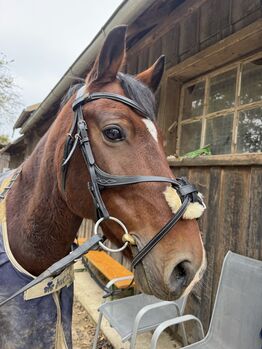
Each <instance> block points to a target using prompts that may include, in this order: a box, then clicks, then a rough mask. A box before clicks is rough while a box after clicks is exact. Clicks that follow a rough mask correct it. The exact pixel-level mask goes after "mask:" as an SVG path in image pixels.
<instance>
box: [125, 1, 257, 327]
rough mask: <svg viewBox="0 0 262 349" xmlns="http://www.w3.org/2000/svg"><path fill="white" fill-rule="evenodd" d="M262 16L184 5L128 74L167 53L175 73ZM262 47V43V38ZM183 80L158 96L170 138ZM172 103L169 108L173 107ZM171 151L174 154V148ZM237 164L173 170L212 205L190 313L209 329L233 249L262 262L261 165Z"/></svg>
mask: <svg viewBox="0 0 262 349" xmlns="http://www.w3.org/2000/svg"><path fill="white" fill-rule="evenodd" d="M171 2H172V0H170V3H171ZM173 2H175V1H173ZM162 3H164V2H162ZM159 6H161V5H160V2H159ZM159 13H160V12H159ZM261 14H262V5H261V3H260V1H259V0H204V1H201V0H198V1H196V0H192V1H191V0H187V1H184V2H183V3H181V5H179V6H178V7H177V8H176V9H175V10H174V11H173V12H171V13H169V14H168V15H167V16H166V18H165V19H164V20H163V19H162V20H161V23H160V24H159V25H158V26H157V27H155V29H154V30H153V31H152V32H150V33H149V34H147V35H146V36H145V37H143V39H142V40H140V41H138V42H137V43H136V44H135V45H134V46H133V47H131V48H130V49H129V51H128V54H127V65H126V69H125V70H126V71H127V72H128V73H130V74H136V73H138V72H140V71H142V70H143V69H146V68H147V67H148V66H150V65H151V64H152V63H154V61H155V60H156V59H157V58H158V57H159V56H160V55H161V54H165V56H166V61H167V62H166V70H167V71H171V70H172V67H176V65H178V64H180V63H181V62H183V61H185V60H187V59H188V58H190V57H193V56H194V55H196V54H198V53H200V52H201V51H202V50H205V49H207V48H208V47H212V45H214V44H216V43H219V42H222V43H223V41H221V40H223V39H225V38H227V37H228V36H229V35H231V34H234V33H237V32H239V31H240V30H241V29H243V28H245V27H246V26H248V25H251V24H252V23H254V22H255V21H257V20H259V19H260V18H261V17H262V15H261ZM148 18H149V15H148ZM260 39H261V38H260ZM229 40H230V39H229ZM260 43H261V44H262V40H260ZM256 45H257V43H256ZM249 46H250V47H249V49H250V52H252V51H253V50H257V46H256V47H255V48H254V49H253V48H252V41H250V42H249ZM233 53H235V52H233V50H231V49H230V54H233ZM241 54H243V52H241V50H240V51H239V52H238V53H237V56H239V57H241ZM244 54H246V53H244ZM232 59H236V58H234V57H233V58H232ZM220 64H221V65H222V64H223V62H222V61H221V63H220ZM210 69H212V67H210V66H209V64H206V72H207V71H209V70H210ZM184 82H185V81H184V80H183V81H179V79H177V80H176V79H175V78H174V79H173V80H170V81H169V85H167V84H162V86H161V89H162V91H159V92H158V95H157V98H158V100H159V98H160V96H161V101H160V104H161V103H162V104H165V108H164V109H163V110H164V112H163V111H161V110H162V109H161V110H160V113H159V114H158V123H159V125H160V126H161V127H162V129H163V131H164V134H165V136H166V138H167V140H168V139H169V138H170V137H171V138H172V137H173V138H175V134H168V132H167V127H166V125H167V122H166V120H167V119H170V120H171V118H172V117H173V118H174V116H172V115H174V114H177V113H178V106H179V95H180V87H181V83H184ZM170 101H171V102H170ZM167 103H169V104H170V105H169V106H168V108H167V107H166V104H167ZM169 109H170V113H169V111H168V110H169ZM169 114H170V115H169ZM171 114H172V115H171ZM170 120H169V121H170ZM169 125H170V123H169ZM173 144H175V142H173ZM169 149H171V148H169ZM172 151H173V152H174V151H175V149H174V146H173V148H172ZM168 154H170V152H169V153H168ZM258 156H260V157H262V154H259V155H258ZM260 164H261V161H260ZM232 165H233V163H232V162H231V161H230V160H229V161H226V162H223V161H222V162H221V164H219V161H218V162H216V163H214V162H212V161H210V162H208V161H207V162H206V163H205V164H204V165H203V166H202V165H201V166H197V165H196V164H194V161H193V162H192V164H191V165H190V164H188V165H187V166H181V165H179V164H173V166H171V167H172V169H173V170H174V173H175V175H176V176H187V177H188V178H189V179H190V181H191V182H192V183H194V184H196V186H197V187H198V188H199V190H200V191H201V192H202V193H203V194H204V196H205V201H206V204H207V207H208V209H207V211H206V213H205V214H204V216H203V218H201V220H200V226H201V230H202V232H203V238H204V243H205V247H206V250H207V259H208V270H207V272H206V274H205V276H204V279H203V281H202V283H201V284H200V285H198V286H197V287H196V288H195V290H194V291H193V292H192V294H191V296H190V300H189V304H188V309H187V311H189V312H191V313H193V314H195V315H197V316H198V317H200V319H201V320H202V321H203V323H204V327H205V329H206V330H207V328H208V325H209V321H210V317H211V313H212V308H213V304H214V299H215V294H216V290H217V285H218V280H219V275H220V271H221V266H222V261H223V258H224V256H225V254H226V252H227V251H228V250H232V251H234V252H237V253H240V254H243V255H247V256H250V257H253V258H257V259H262V235H261V234H262V232H261V230H260V229H261V226H262V214H261V213H262V212H261V207H262V189H261V184H262V166H261V165H256V164H250V163H248V162H245V161H243V162H241V160H240V161H238V163H237V164H235V165H234V166H232Z"/></svg>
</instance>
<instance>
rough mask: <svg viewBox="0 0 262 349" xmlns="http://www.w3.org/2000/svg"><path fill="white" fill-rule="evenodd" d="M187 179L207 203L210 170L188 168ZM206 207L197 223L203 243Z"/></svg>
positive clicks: (205, 229) (205, 228)
mask: <svg viewBox="0 0 262 349" xmlns="http://www.w3.org/2000/svg"><path fill="white" fill-rule="evenodd" d="M188 179H189V181H190V183H192V184H194V185H195V186H196V188H197V189H198V191H199V192H200V193H201V194H202V195H203V196H204V201H205V202H206V204H208V197H209V188H210V170H209V169H208V168H204V169H203V168H201V167H200V168H193V169H192V168H189V173H188ZM207 217H208V209H207V211H205V212H204V214H203V215H202V217H201V218H200V219H199V221H198V224H199V227H200V230H201V232H202V238H203V243H204V245H205V243H206V235H207V228H208V222H207Z"/></svg>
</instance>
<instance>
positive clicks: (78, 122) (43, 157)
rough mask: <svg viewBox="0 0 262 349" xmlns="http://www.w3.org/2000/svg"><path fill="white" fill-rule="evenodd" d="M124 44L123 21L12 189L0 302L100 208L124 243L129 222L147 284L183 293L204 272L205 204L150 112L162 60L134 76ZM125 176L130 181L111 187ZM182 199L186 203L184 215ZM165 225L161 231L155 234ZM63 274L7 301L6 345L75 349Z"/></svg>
mask: <svg viewBox="0 0 262 349" xmlns="http://www.w3.org/2000/svg"><path fill="white" fill-rule="evenodd" d="M125 46H126V26H119V27H116V28H114V29H113V30H112V31H111V32H110V33H109V35H108V36H107V38H106V39H105V42H104V44H103V47H102V49H101V51H100V53H99V55H98V57H97V59H96V61H95V63H94V66H93V68H92V69H91V71H90V73H88V75H87V77H86V79H85V83H84V84H82V85H81V86H79V85H76V86H75V87H74V88H71V89H70V91H69V93H68V94H67V96H66V97H65V99H64V100H63V103H62V106H61V108H60V110H59V112H58V115H57V117H56V119H55V121H54V123H53V124H52V126H51V127H50V129H49V130H48V132H47V133H46V134H45V135H44V136H43V137H42V139H41V140H40V141H39V144H38V145H37V147H36V148H35V150H34V152H33V153H32V154H31V156H30V157H29V158H28V159H27V160H26V161H25V162H24V163H23V164H22V167H21V172H20V173H19V175H17V178H16V180H15V181H14V182H13V185H12V188H11V189H10V190H9V192H8V195H7V197H6V199H5V201H4V208H2V211H5V214H4V215H3V217H4V218H3V217H2V234H0V237H1V239H0V270H1V273H0V300H1V299H3V298H5V297H7V296H9V295H10V294H12V292H14V291H16V290H17V288H18V287H19V286H22V285H24V284H26V283H27V282H29V281H30V280H32V278H34V277H35V276H37V275H39V274H41V273H42V272H43V271H44V270H46V269H47V268H48V267H49V266H50V265H52V264H53V263H54V262H56V261H58V260H60V259H61V258H63V257H64V256H66V255H67V254H68V253H69V252H70V249H71V245H72V243H73V241H74V239H75V237H76V235H77V231H78V229H79V227H80V224H81V222H82V220H83V219H84V218H88V219H92V220H93V221H96V218H97V216H96V213H97V212H96V211H98V213H99V215H100V217H101V215H102V220H101V218H100V220H101V223H102V225H103V233H104V234H105V236H106V237H107V238H108V239H109V240H111V241H112V242H114V243H116V244H117V245H119V246H120V245H121V244H122V235H123V231H122V227H126V228H127V230H128V232H129V238H130V236H131V237H132V239H131V240H132V242H131V243H132V245H131V246H130V247H128V249H127V252H126V253H127V256H128V257H129V258H130V259H132V258H133V257H134V258H136V257H137V256H139V258H137V259H136V263H135V264H133V265H135V270H134V273H135V280H136V284H137V285H138V286H139V287H140V289H141V290H142V291H143V292H145V293H148V294H154V295H155V296H157V297H159V298H162V299H167V300H172V299H176V298H178V297H180V296H182V295H184V294H186V293H188V292H189V291H190V290H191V289H192V287H193V286H194V285H195V283H196V282H197V281H199V279H200V278H201V277H202V274H203V272H204V270H205V266H206V259H205V251H204V248H203V244H202V240H201V236H200V231H199V228H198V224H197V222H196V219H195V218H198V217H199V216H200V215H201V214H202V212H203V210H204V208H205V207H204V204H203V202H202V199H201V198H200V194H198V193H197V191H196V190H195V189H192V186H190V184H188V182H187V181H186V180H184V179H183V180H181V181H182V182H181V181H180V182H179V181H177V180H176V179H175V178H174V176H173V174H172V172H171V170H170V168H169V166H168V163H167V160H166V156H165V153H164V149H163V139H162V136H161V132H160V130H159V128H158V127H157V125H156V120H155V100H154V95H153V92H154V91H156V89H157V87H158V85H159V83H160V80H161V77H162V74H163V71H164V57H163V56H161V57H160V58H159V59H158V60H157V61H156V63H155V64H153V65H152V66H151V67H150V68H149V69H147V70H145V71H143V72H142V73H140V74H138V75H136V76H130V75H128V74H123V73H120V72H119V71H120V69H121V66H122V64H123V61H124V59H125V51H126V49H125ZM73 109H74V111H73ZM74 112H75V119H74ZM73 120H75V121H73ZM72 124H73V128H72ZM68 134H69V135H68ZM68 137H69V138H68ZM68 140H71V141H72V142H73V145H72V143H71V146H70V147H69V149H67V145H68ZM78 145H80V146H78ZM81 147H82V148H83V147H84V149H85V151H84V152H83V151H81V149H82V148H81ZM83 155H84V157H83ZM62 164H63V165H65V164H67V165H66V166H62ZM86 167H88V170H87V168H86ZM92 171H94V172H92ZM98 174H99V175H100V177H99V178H100V183H99V184H100V185H98V184H97V183H96V179H97V178H98ZM108 174H110V175H108ZM163 176H165V177H163ZM101 178H102V179H103V180H104V182H103V183H104V185H102V184H103V183H102V182H101V181H102V179H101ZM120 179H121V180H122V182H123V183H122V184H125V185H116V186H115V187H112V184H111V187H108V188H107V185H108V182H110V181H111V182H112V180H113V181H114V180H115V181H119V180H120ZM128 179H129V180H128ZM87 183H89V185H87ZM90 183H91V184H90ZM179 183H183V185H181V186H180V184H179ZM176 185H177V187H176ZM103 186H104V190H102V187H103ZM174 186H175V187H174ZM179 188H180V191H179ZM181 188H182V189H181ZM178 194H179V195H178ZM183 195H184V196H185V197H186V198H187V197H189V196H190V198H191V202H190V203H189V202H187V204H188V205H184V206H185V207H184V208H183V212H182V210H181V207H182V206H183V200H184V199H183ZM193 197H195V198H196V197H197V199H196V200H193ZM94 204H95V206H96V208H97V210H96V209H94ZM178 212H180V216H179V217H178V218H177V219H176V220H177V223H176V224H175V225H174V221H173V217H174V214H175V215H176V214H178ZM109 213H110V216H109ZM182 213H183V216H182ZM99 215H98V216H99ZM111 216H113V217H117V219H116V221H114V220H112V219H110V217H111ZM179 218H181V219H179ZM119 220H120V225H119V224H117V222H119ZM121 222H123V223H121ZM167 222H168V224H169V222H171V223H172V224H169V226H167V225H168V224H167ZM163 227H164V228H163ZM158 231H160V232H162V236H161V239H160V238H159V239H158V240H157V241H155V240H156V237H158V235H159V234H157V232H158ZM163 233H164V234H163ZM160 240H161V241H160ZM152 241H153V243H152ZM149 244H151V245H150V246H149ZM148 246H149V247H150V248H149V247H148ZM145 247H146V248H147V251H146V253H144V252H145V251H144V248H145ZM141 251H143V256H141ZM139 253H140V254H139ZM11 275H12V276H15V277H16V279H15V280H13V279H12V278H11ZM57 278H58V279H57V280H56V285H62V286H63V287H62V288H61V287H60V288H59V287H58V289H56V286H54V281H53V280H52V281H50V280H49V281H48V280H47V282H46V283H45V284H44V286H43V285H40V286H39V288H38V289H36V290H33V291H31V292H29V293H27V294H24V295H20V296H19V297H16V298H15V299H13V300H12V301H11V302H9V303H6V304H5V305H4V306H3V307H0V348H1V349H9V348H10V349H13V348H14V349H18V348H19V349H25V348H26V349H30V348H34V349H36V348H44V349H49V348H50V349H51V348H71V347H72V343H71V317H72V295H73V288H72V268H71V269H70V268H69V270H67V271H66V273H64V274H62V275H58V276H57ZM64 286H65V287H64ZM41 287H42V288H41ZM29 291H30V290H29ZM45 294H47V295H45ZM40 296H43V297H40Z"/></svg>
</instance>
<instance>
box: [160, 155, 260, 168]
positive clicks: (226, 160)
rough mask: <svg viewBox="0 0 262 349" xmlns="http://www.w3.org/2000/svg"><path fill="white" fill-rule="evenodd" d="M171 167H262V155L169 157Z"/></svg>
mask: <svg viewBox="0 0 262 349" xmlns="http://www.w3.org/2000/svg"><path fill="white" fill-rule="evenodd" d="M167 160H168V163H169V166H170V167H195V166H209V167H211V166H261V165H262V154H261V153H257V154H254V153H252V154H247V153H245V154H230V155H210V156H208V155H206V156H199V157H198V158H195V159H187V158H181V159H180V158H175V156H172V155H171V156H168V157H167Z"/></svg>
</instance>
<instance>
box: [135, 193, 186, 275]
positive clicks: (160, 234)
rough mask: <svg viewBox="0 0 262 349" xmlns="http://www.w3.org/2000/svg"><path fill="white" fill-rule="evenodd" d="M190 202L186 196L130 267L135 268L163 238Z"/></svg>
mask: <svg viewBox="0 0 262 349" xmlns="http://www.w3.org/2000/svg"><path fill="white" fill-rule="evenodd" d="M189 202H190V198H189V197H188V196H187V197H186V198H185V200H184V202H183V203H182V205H181V206H180V208H179V209H178V211H177V212H176V214H175V215H174V217H172V218H171V219H170V220H169V221H168V222H167V223H166V225H164V227H163V228H162V229H161V230H160V231H159V232H158V233H157V234H156V235H155V236H154V237H153V238H152V239H151V240H150V241H149V242H148V243H147V244H146V245H145V246H144V247H143V248H142V250H140V251H139V252H138V253H137V254H136V255H135V257H134V259H133V261H132V263H131V266H132V268H135V267H136V266H137V264H138V263H140V262H141V261H142V259H143V258H144V257H145V256H146V255H147V254H148V253H149V252H150V251H151V250H152V248H153V247H155V245H156V244H158V243H159V241H160V240H162V239H163V237H165V236H166V234H167V233H168V232H169V231H170V230H171V229H172V228H173V226H174V225H175V224H176V223H177V222H178V221H179V219H180V218H181V217H182V216H183V214H184V212H185V210H186V208H187V205H188V204H189Z"/></svg>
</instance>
